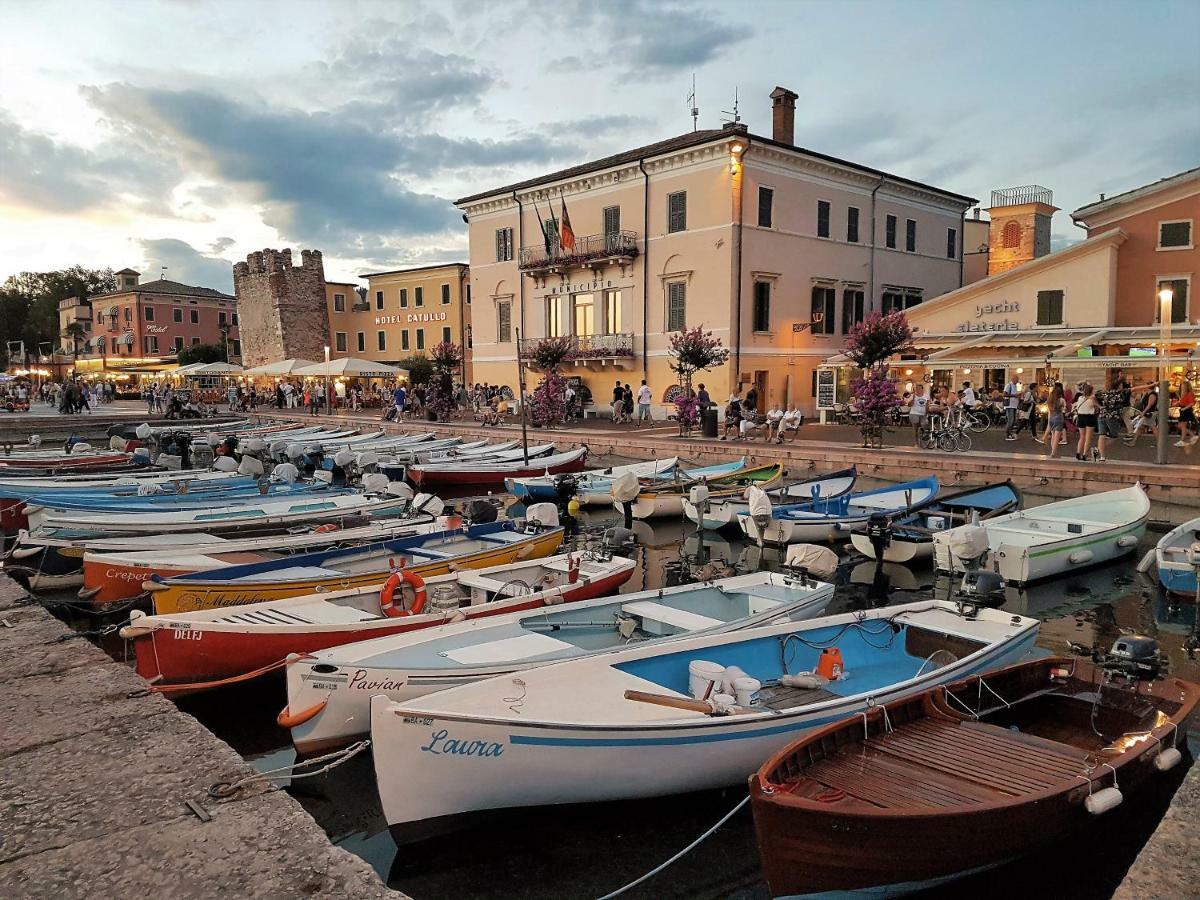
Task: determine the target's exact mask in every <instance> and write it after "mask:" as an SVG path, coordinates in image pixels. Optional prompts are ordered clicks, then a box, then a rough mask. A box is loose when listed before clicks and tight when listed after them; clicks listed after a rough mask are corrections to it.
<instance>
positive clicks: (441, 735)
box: [421, 728, 504, 757]
mask: <svg viewBox="0 0 1200 900" xmlns="http://www.w3.org/2000/svg"><path fill="white" fill-rule="evenodd" d="M421 750H422V751H423V752H425V753H432V754H433V755H434V756H447V755H454V756H480V757H489V756H499V755H500V754H502V753H503V752H504V748H503V747H501V746H500V745H499V744H497V743H495V742H494V741H458V740H455V739H454V738H452V737H450V732H448V731H447V730H446V729H445V728H441V729H439V730H437V731H435V732H434V733H433V734H431V735H430V736H429V743H428V744H425V745H423V746H422V747H421Z"/></svg>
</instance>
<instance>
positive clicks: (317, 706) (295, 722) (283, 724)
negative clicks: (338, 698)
mask: <svg viewBox="0 0 1200 900" xmlns="http://www.w3.org/2000/svg"><path fill="white" fill-rule="evenodd" d="M328 702H329V698H328V697H326V698H325V699H324V700H320V701H318V702H317V703H314V704H313V705H312V706H310V707H308V708H307V709H302V710H300V712H298V713H295V714H294V715H293V714H292V711H291V709H292V708H291V706H285V707H284V708H283V709H282V710H281V711H280V713H279V715H278V716H276V717H275V722H276V724H278V725H279V727H280V728H299V727H300V726H301V725H303V724H304V723H305V722H307V721H308V720H309V719H312V718H313V717H314V716H316V715H317V714H318V713H320V712H321V710H323V709H324V708H325V704H327V703H328Z"/></svg>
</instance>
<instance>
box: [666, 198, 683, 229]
mask: <svg viewBox="0 0 1200 900" xmlns="http://www.w3.org/2000/svg"><path fill="white" fill-rule="evenodd" d="M676 231H687V191H676V192H675V193H673V194H667V234H674V233H675V232H676Z"/></svg>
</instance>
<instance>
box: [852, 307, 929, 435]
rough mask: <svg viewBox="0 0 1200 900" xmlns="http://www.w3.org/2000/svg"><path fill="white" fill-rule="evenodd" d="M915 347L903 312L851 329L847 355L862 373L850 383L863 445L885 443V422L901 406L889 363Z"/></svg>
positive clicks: (878, 316)
mask: <svg viewBox="0 0 1200 900" xmlns="http://www.w3.org/2000/svg"><path fill="white" fill-rule="evenodd" d="M911 347H912V328H911V327H910V326H909V324H908V317H907V316H905V315H904V313H903V312H901V311H899V310H897V311H896V312H892V313H888V314H887V315H886V316H885V315H882V314H880V313H877V312H875V313H871V314H870V315H869V316H867V317H866V318H865V319H864V320H863V321H862V322H859V323H858V324H856V325H855V326H854V327H853V328H851V329H850V333H849V334H848V335H847V336H846V349H845V351H844V352H845V354H846V355H847V356H848V357H850V358H851V359H852V360H854V362H855V363H856V364H857V365H858V367H859V368H860V369H861V370H862V374H861V376H860V377H858V378H855V379H854V380H853V381H852V382H851V383H850V390H851V391H852V392H853V394H854V404H855V406H856V407H857V408H858V412H859V415H860V416H861V417H862V424H861V428H862V435H863V446H874V447H879V446H882V444H883V423H884V421H885V419H886V417H887V415H888V413H889V412H891V411H892V410H893V409H895V408H896V407H897V406H899V405H900V398H899V396H897V394H896V383H895V382H894V381H892V379H891V378H890V377H889V376H888V360H889V359H891V358H892V356H893V355H895V354H896V353H901V352H903V351H905V350H908V349H910V348H911Z"/></svg>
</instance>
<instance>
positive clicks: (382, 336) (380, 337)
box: [375, 331, 387, 351]
mask: <svg viewBox="0 0 1200 900" xmlns="http://www.w3.org/2000/svg"><path fill="white" fill-rule="evenodd" d="M375 339H376V340H377V341H378V342H379V349H380V350H381V351H383V350H386V349H387V332H386V331H379V332H376V334H375Z"/></svg>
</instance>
